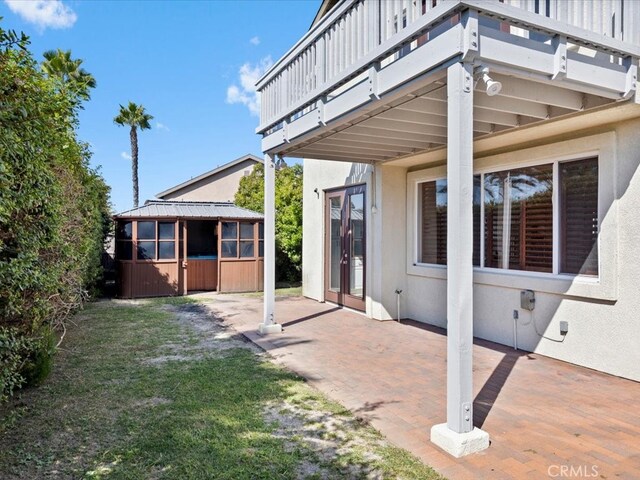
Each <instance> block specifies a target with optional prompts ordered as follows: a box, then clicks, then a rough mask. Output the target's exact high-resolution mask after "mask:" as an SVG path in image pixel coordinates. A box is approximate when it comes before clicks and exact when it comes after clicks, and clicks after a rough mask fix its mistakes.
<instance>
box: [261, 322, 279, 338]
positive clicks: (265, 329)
mask: <svg viewBox="0 0 640 480" xmlns="http://www.w3.org/2000/svg"><path fill="white" fill-rule="evenodd" d="M280 332H282V325H280V324H278V323H271V324H269V325H267V324H265V323H261V324H260V326H259V327H258V333H260V335H268V334H269V333H280Z"/></svg>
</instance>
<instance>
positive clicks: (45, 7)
mask: <svg viewBox="0 0 640 480" xmlns="http://www.w3.org/2000/svg"><path fill="white" fill-rule="evenodd" d="M4 2H5V3H6V4H7V6H8V7H9V9H10V10H11V11H12V12H13V13H16V14H18V15H19V16H20V17H22V19H23V20H25V21H27V22H29V23H33V24H35V25H36V26H38V28H40V29H41V30H44V29H45V28H47V27H50V28H70V27H72V26H73V24H74V23H76V20H77V19H78V16H77V15H76V13H75V12H74V11H73V10H72V9H71V7H68V6H67V5H65V4H63V3H62V1H61V0H30V1H27V0H4Z"/></svg>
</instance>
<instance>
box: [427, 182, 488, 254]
mask: <svg viewBox="0 0 640 480" xmlns="http://www.w3.org/2000/svg"><path fill="white" fill-rule="evenodd" d="M419 197H420V200H419V202H420V205H419V208H418V211H419V213H418V217H419V223H420V231H419V237H420V240H419V244H420V247H419V255H418V262H419V263H431V264H435V265H446V264H447V181H446V180H445V179H441V180H434V181H431V182H423V183H420V184H419ZM480 209H481V205H480V175H477V176H475V177H474V178H473V264H474V265H476V266H479V265H480V228H481V225H480V218H481V215H480Z"/></svg>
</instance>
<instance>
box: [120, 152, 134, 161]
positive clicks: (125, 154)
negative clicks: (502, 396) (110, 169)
mask: <svg viewBox="0 0 640 480" xmlns="http://www.w3.org/2000/svg"><path fill="white" fill-rule="evenodd" d="M120 156H121V157H122V158H124V159H125V160H131V155H129V154H128V153H127V152H122V153H120Z"/></svg>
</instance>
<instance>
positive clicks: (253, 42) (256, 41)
mask: <svg viewBox="0 0 640 480" xmlns="http://www.w3.org/2000/svg"><path fill="white" fill-rule="evenodd" d="M249 43H250V44H251V45H260V37H258V36H257V35H256V36H255V37H251V40H249Z"/></svg>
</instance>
